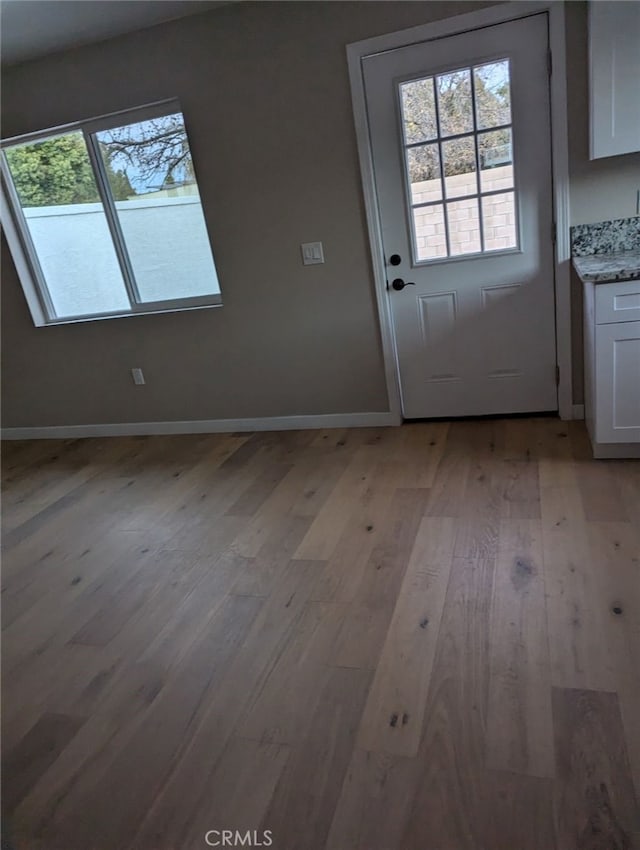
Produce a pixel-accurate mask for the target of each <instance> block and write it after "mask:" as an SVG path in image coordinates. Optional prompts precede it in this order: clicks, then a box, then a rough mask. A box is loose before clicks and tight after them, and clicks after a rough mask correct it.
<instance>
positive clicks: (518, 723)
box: [486, 519, 554, 777]
mask: <svg viewBox="0 0 640 850" xmlns="http://www.w3.org/2000/svg"><path fill="white" fill-rule="evenodd" d="M486 752H487V765H488V766H489V767H490V768H494V769H496V770H505V771H513V772H515V773H523V774H528V775H530V776H540V777H545V776H547V777H553V775H554V754H553V724H552V717H551V669H550V661H549V648H548V641H547V619H546V616H545V596H544V573H543V568H542V531H541V526H540V523H539V522H538V521H537V520H518V519H515V520H514V519H503V520H502V521H501V523H500V538H499V551H498V557H497V559H496V563H495V573H494V582H493V599H492V605H491V625H490V641H489V702H488V708H487V736H486Z"/></svg>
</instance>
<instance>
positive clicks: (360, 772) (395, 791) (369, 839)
mask: <svg viewBox="0 0 640 850" xmlns="http://www.w3.org/2000/svg"><path fill="white" fill-rule="evenodd" d="M419 769H420V765H419V763H418V761H417V759H414V758H405V757H402V756H394V755H388V754H387V753H371V752H367V751H366V750H361V749H358V748H356V749H355V750H354V752H353V755H352V757H351V762H350V763H349V768H348V770H347V773H346V776H345V779H344V782H343V784H342V789H341V791H340V798H339V800H338V805H337V806H336V811H335V814H334V817H333V821H332V823H331V829H330V832H329V835H328V837H327V843H326V850H345V848H354V850H355V848H358V850H364V848H367V850H389V848H392V847H393V848H396V847H402V836H403V832H404V829H405V825H406V823H407V820H408V817H409V811H410V808H411V803H412V797H413V789H414V787H415V783H416V780H417V775H418V771H419Z"/></svg>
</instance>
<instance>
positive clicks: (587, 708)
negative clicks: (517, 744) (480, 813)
mask: <svg viewBox="0 0 640 850" xmlns="http://www.w3.org/2000/svg"><path fill="white" fill-rule="evenodd" d="M553 717H554V727H555V737H556V760H557V783H556V794H555V810H556V822H557V829H558V839H559V845H560V847H580V848H584V850H605V848H607V850H608V848H610V847H616V848H620V850H623V848H624V850H627V848H628V850H632V848H633V846H634V845H633V843H632V841H633V839H632V835H633V833H634V832H637V831H638V830H639V829H640V808H639V807H638V803H637V799H636V797H635V793H634V789H633V782H632V780H631V771H630V767H629V761H628V757H627V751H626V746H625V742H624V734H623V729H622V721H621V718H620V710H619V706H618V700H617V697H616V695H615V694H611V693H603V692H596V691H584V690H575V689H568V688H554V690H553Z"/></svg>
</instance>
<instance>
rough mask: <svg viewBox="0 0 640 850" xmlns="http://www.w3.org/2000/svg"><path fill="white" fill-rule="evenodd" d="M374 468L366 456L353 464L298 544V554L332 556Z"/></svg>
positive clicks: (315, 557) (316, 557)
mask: <svg viewBox="0 0 640 850" xmlns="http://www.w3.org/2000/svg"><path fill="white" fill-rule="evenodd" d="M371 469H372V463H371V461H370V460H369V459H367V458H366V457H365V458H355V459H354V460H353V461H352V462H351V463H350V464H349V466H348V467H347V469H346V470H345V472H344V474H343V475H342V477H341V478H340V480H339V481H338V483H337V484H336V486H335V487H334V489H333V491H332V493H331V494H330V496H329V498H328V499H327V501H326V502H325V504H324V505H323V507H322V509H321V511H320V513H319V514H318V516H317V517H316V519H315V521H314V522H313V524H312V526H311V528H310V529H309V532H308V533H307V536H306V537H305V538H304V540H303V541H302V543H301V544H300V546H299V547H298V550H297V552H296V553H295V557H296V558H299V559H300V560H315V561H321V560H326V559H327V558H329V557H331V555H332V554H333V551H334V549H335V548H336V546H337V544H338V541H339V539H340V535H341V534H342V531H343V530H344V527H345V525H346V524H347V522H348V520H349V517H350V515H351V514H352V513H353V511H354V509H355V506H356V505H357V503H358V502H359V500H360V499H361V498H362V496H363V495H364V494H365V493H366V492H367V487H368V482H369V476H370V475H371Z"/></svg>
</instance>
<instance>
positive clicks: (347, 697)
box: [262, 668, 371, 850]
mask: <svg viewBox="0 0 640 850" xmlns="http://www.w3.org/2000/svg"><path fill="white" fill-rule="evenodd" d="M370 678H371V674H370V673H369V672H368V671H364V670H346V669H337V668H334V669H332V670H331V671H330V673H329V675H328V678H327V680H326V682H325V684H324V687H323V690H322V693H321V695H320V699H319V701H318V705H317V708H316V710H315V712H314V715H313V717H312V719H311V722H310V724H309V729H308V732H307V734H306V736H305V738H304V740H303V741H302V742H301V743H300V744H299V745H298V746H297V747H295V748H294V749H293V751H292V753H291V756H290V758H289V761H288V763H287V767H286V768H285V771H284V773H283V775H282V778H281V780H280V782H279V783H278V787H277V788H276V791H275V794H274V796H273V799H272V801H271V805H270V806H269V808H268V810H267V812H266V814H265V816H264V819H263V822H262V826H263V829H269V830H271V831H272V833H273V836H274V844H275V846H278V845H279V846H282V847H305V848H307V850H321V848H323V847H324V846H325V843H326V840H327V836H328V834H329V829H330V827H331V822H332V819H333V814H334V811H335V808H336V805H337V802H338V797H339V795H340V789H341V787H342V783H343V780H344V776H345V773H346V771H347V768H348V766H349V761H350V759H351V753H352V751H353V747H354V743H355V736H356V731H357V726H358V719H359V717H360V714H361V712H362V708H363V705H364V700H365V698H366V694H367V690H368V687H369V682H370ZM313 765H316V766H320V765H321V768H320V769H313V767H312V766H313Z"/></svg>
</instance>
